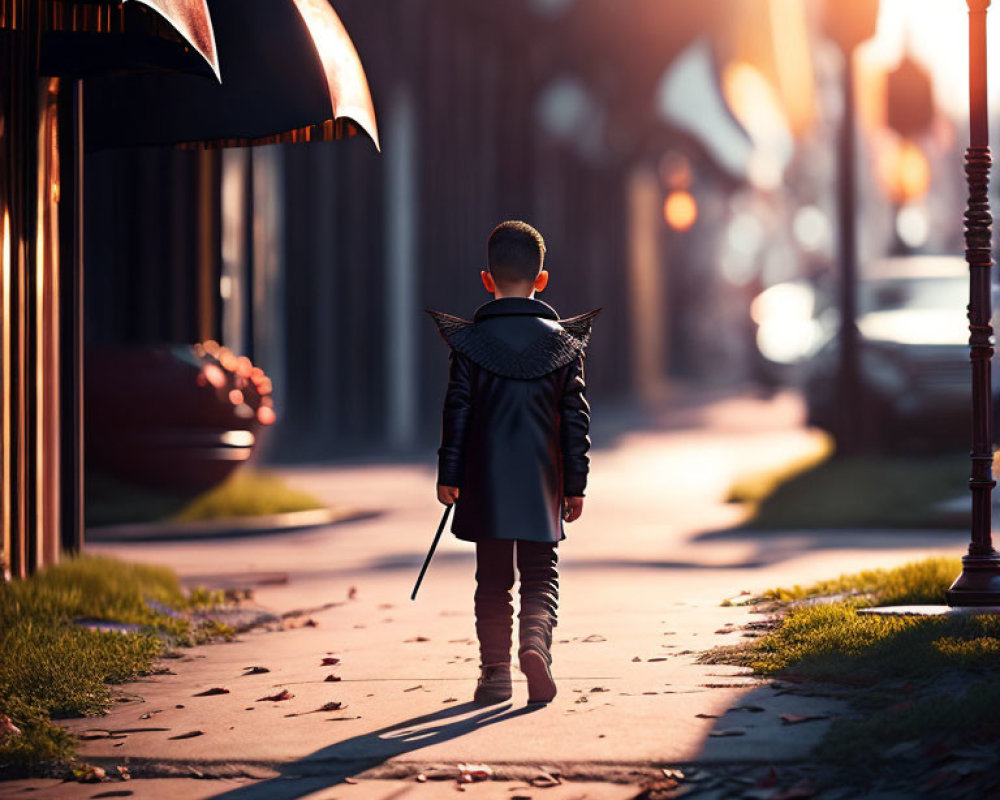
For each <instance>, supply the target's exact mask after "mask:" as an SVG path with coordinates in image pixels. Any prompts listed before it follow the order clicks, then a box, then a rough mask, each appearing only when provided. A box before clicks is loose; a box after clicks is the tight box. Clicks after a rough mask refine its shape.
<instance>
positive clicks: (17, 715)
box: [0, 556, 226, 776]
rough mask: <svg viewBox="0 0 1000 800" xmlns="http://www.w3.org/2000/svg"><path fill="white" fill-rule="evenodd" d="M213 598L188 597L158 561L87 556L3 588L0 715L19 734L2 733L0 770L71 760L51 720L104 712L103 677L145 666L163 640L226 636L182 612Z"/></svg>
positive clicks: (123, 676)
mask: <svg viewBox="0 0 1000 800" xmlns="http://www.w3.org/2000/svg"><path fill="white" fill-rule="evenodd" d="M219 599H220V598H218V597H217V596H216V595H214V594H211V593H208V592H204V591H202V592H197V593H193V594H192V595H185V594H184V592H183V590H182V589H181V586H180V584H179V582H178V580H177V577H176V575H174V573H173V572H171V571H170V570H168V569H165V568H163V567H155V566H145V565H139V564H127V563H124V562H121V561H117V560H114V559H110V558H99V557H92V556H83V557H79V558H74V559H69V560H66V561H63V562H62V563H60V564H58V565H56V566H54V567H51V568H49V569H47V570H44V571H43V572H40V573H39V574H38V575H35V576H33V577H32V578H30V579H28V580H24V581H14V582H10V583H5V584H2V585H0V714H5V715H7V716H8V717H10V719H11V720H12V721H13V723H14V724H15V725H16V726H17V727H18V728H20V729H21V731H22V734H21V735H19V736H7V737H4V738H2V739H0V768H3V769H0V776H9V775H10V773H11V772H12V771H18V772H23V771H33V770H37V769H40V768H41V767H42V766H43V765H44V764H45V762H54V761H59V760H63V759H67V758H69V757H70V756H71V755H72V753H73V750H74V745H75V740H74V739H73V737H72V736H70V735H69V734H67V733H66V732H65V731H64V730H63V729H62V728H60V727H58V726H56V725H54V724H53V723H52V722H51V719H52V718H59V717H66V716H77V715H89V714H96V713H99V712H101V711H103V710H105V709H107V708H108V707H109V706H110V705H111V703H112V702H113V699H114V698H113V695H112V690H111V688H110V685H109V684H114V683H121V682H124V681H128V680H131V679H134V678H135V677H137V676H139V675H141V674H143V673H145V672H147V671H148V670H149V669H150V667H151V665H152V663H153V661H154V659H156V657H157V656H158V655H160V653H161V652H162V651H163V648H164V646H165V644H166V643H168V642H169V643H178V644H192V643H195V642H197V641H201V640H204V639H205V638H206V637H211V636H213V635H216V634H220V633H226V631H225V630H224V629H222V628H221V627H220V626H217V625H214V624H212V623H209V624H208V625H207V626H203V625H199V624H196V623H194V622H192V621H191V620H190V619H189V618H188V617H186V616H184V614H183V612H186V611H191V610H194V609H196V608H197V607H199V606H201V605H204V604H208V603H214V602H217V601H218V600H219ZM81 618H97V619H103V620H113V621H115V622H119V623H124V624H127V625H134V626H138V627H137V630H135V631H134V632H129V633H119V632H101V631H96V630H90V629H88V628H83V627H80V626H79V625H76V624H74V620H78V619H81Z"/></svg>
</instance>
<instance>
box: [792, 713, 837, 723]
mask: <svg viewBox="0 0 1000 800" xmlns="http://www.w3.org/2000/svg"><path fill="white" fill-rule="evenodd" d="M818 719H829V716H827V715H826V714H808V715H802V714H782V715H781V723H782V724H783V725H801V724H802V723H803V722H813V721H814V720H818Z"/></svg>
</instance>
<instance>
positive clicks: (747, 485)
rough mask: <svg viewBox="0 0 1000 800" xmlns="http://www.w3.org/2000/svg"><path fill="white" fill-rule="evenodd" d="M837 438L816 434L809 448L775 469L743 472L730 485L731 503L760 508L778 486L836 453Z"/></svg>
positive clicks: (727, 497) (727, 500) (728, 500)
mask: <svg viewBox="0 0 1000 800" xmlns="http://www.w3.org/2000/svg"><path fill="white" fill-rule="evenodd" d="M833 451H834V441H833V437H832V436H829V435H828V434H825V433H818V432H817V433H815V434H814V435H813V437H812V439H811V440H810V442H809V449H808V451H807V452H806V453H805V454H803V455H801V456H799V457H797V458H794V459H792V460H791V461H789V462H787V463H785V464H782V465H781V466H779V467H774V468H771V469H761V470H756V471H754V472H747V473H745V474H743V475H739V476H738V477H737V478H736V480H734V481H733V484H732V486H730V487H729V493H728V494H727V495H726V502H727V503H749V504H750V505H751V506H753V507H754V508H756V507H757V506H758V505H759V504H760V503H762V502H763V501H764V500H765V499H767V498H768V497H770V496H771V495H772V494H774V493H775V491H777V489H778V487H780V486H781V485H782V484H784V483H787V482H788V481H790V480H792V479H793V478H795V477H796V476H798V475H801V474H802V473H804V472H807V471H808V470H810V469H813V468H815V467H817V466H818V465H820V464H822V463H823V462H824V461H826V460H827V459H829V458H830V457H831V456H832V455H833Z"/></svg>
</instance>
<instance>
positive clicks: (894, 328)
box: [804, 256, 970, 450]
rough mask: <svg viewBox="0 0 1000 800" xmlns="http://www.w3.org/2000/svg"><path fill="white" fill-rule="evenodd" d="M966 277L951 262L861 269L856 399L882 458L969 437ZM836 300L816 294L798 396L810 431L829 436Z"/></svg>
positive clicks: (921, 259) (917, 260)
mask: <svg viewBox="0 0 1000 800" xmlns="http://www.w3.org/2000/svg"><path fill="white" fill-rule="evenodd" d="M968 294H969V279H968V268H967V266H966V263H965V261H964V260H963V259H961V258H959V257H954V256H905V257H895V258H886V259H882V260H879V261H875V262H873V263H870V264H868V265H865V267H864V268H863V269H862V270H861V274H860V276H859V281H858V295H857V304H858V305H857V308H858V313H857V327H858V337H859V341H858V345H859V371H860V376H859V378H860V383H861V387H860V389H861V390H860V392H859V397H858V402H862V403H864V406H865V414H866V415H867V416H868V419H870V420H871V421H872V425H871V430H873V431H875V432H877V438H878V440H879V441H878V442H877V444H878V445H881V449H889V450H897V449H912V448H914V447H918V448H922V449H928V448H932V447H935V446H940V445H941V444H942V443H945V444H947V445H948V446H949V447H951V448H953V447H955V446H956V444H957V443H961V442H963V441H964V439H963V437H966V438H967V437H968V431H969V420H970V405H969V352H968V321H967V319H966V306H967V304H968ZM836 301H837V297H836V295H835V294H830V293H827V294H820V295H819V296H818V300H817V308H816V314H815V320H816V323H817V325H816V331H817V332H818V333H817V335H818V337H819V344H818V347H817V348H816V350H815V354H814V355H813V356H812V358H811V359H810V360H809V361H808V363H807V366H806V371H805V380H804V389H805V396H806V401H807V407H808V422H809V424H811V425H815V426H817V427H820V428H824V429H826V430H830V431H832V430H834V427H835V422H836V413H837V405H836V404H837V403H838V402H839V400H838V392H837V373H838V369H839V362H840V348H839V341H838V335H837V334H838V330H839V311H838V307H837V304H836Z"/></svg>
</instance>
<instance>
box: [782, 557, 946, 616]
mask: <svg viewBox="0 0 1000 800" xmlns="http://www.w3.org/2000/svg"><path fill="white" fill-rule="evenodd" d="M961 571H962V561H961V559H958V558H928V559H925V560H923V561H915V562H913V563H911V564H904V565H903V566H901V567H896V568H895V569H870V570H864V571H863V572H856V573H852V574H850V575H841V576H840V577H839V578H832V579H828V580H824V581H819V582H817V583H814V584H811V585H809V586H799V585H797V584H796V585H795V586H793V587H791V588H790V589H789V588H778V589H771V590H769V591H767V592H765V593H764V597H765V598H767V599H769V600H778V601H781V602H789V601H794V600H806V599H808V598H816V597H839V596H842V595H856V596H864V597H865V598H867V600H868V601H869V602H868V604H869V605H882V606H894V605H917V604H928V605H944V603H945V602H946V597H945V592H946V590H947V589H948V587H949V586H950V585H951V583H952V581H954V580H955V578H956V577H958V574H959V572H961Z"/></svg>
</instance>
